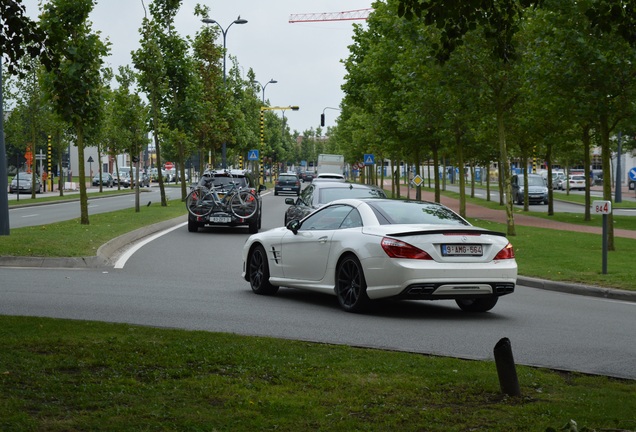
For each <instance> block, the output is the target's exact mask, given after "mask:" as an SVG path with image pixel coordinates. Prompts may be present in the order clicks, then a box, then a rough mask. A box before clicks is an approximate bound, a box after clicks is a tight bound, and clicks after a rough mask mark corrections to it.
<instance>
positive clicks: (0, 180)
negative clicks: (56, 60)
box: [0, 0, 51, 235]
mask: <svg viewBox="0 0 636 432" xmlns="http://www.w3.org/2000/svg"><path fill="white" fill-rule="evenodd" d="M0 20H1V22H2V25H1V26H0V190H7V189H8V184H7V171H6V167H7V159H6V148H5V143H4V112H3V110H4V108H3V105H4V104H3V94H2V92H3V89H2V87H3V85H2V63H3V57H4V56H6V57H7V58H8V60H9V61H8V70H9V73H10V74H16V73H17V72H18V71H19V69H18V68H16V64H17V62H18V61H19V60H20V59H22V58H23V57H25V56H28V57H31V58H37V57H40V58H41V61H42V63H43V64H45V65H46V66H47V67H50V65H51V58H50V57H49V56H48V55H46V44H45V43H44V39H45V35H44V32H43V31H42V29H41V28H39V27H37V25H36V24H35V23H34V22H33V21H32V20H31V19H30V18H28V17H27V16H26V15H25V9H24V6H22V4H21V1H20V0H3V1H2V2H0ZM0 221H1V222H0V235H9V231H10V230H9V200H8V198H7V197H6V196H4V194H0Z"/></svg>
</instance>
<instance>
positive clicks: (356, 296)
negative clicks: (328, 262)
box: [336, 255, 371, 312]
mask: <svg viewBox="0 0 636 432" xmlns="http://www.w3.org/2000/svg"><path fill="white" fill-rule="evenodd" d="M336 296H337V297H338V302H339V303H340V307H342V309H344V310H345V311H347V312H363V311H365V310H366V309H367V308H368V307H369V305H370V304H371V300H370V299H369V296H368V295H367V282H366V280H365V279H364V273H363V271H362V265H361V264H360V261H358V259H357V258H356V257H354V256H353V255H348V256H346V257H345V258H344V259H343V260H342V261H341V262H340V264H339V265H338V268H337V269H336Z"/></svg>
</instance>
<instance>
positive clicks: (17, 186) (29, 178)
mask: <svg viewBox="0 0 636 432" xmlns="http://www.w3.org/2000/svg"><path fill="white" fill-rule="evenodd" d="M33 191H35V193H36V194H39V193H42V180H41V179H40V176H39V175H37V174H36V175H35V183H34V182H33V173H27V172H21V173H18V174H16V175H15V176H14V177H13V179H11V183H10V184H9V193H18V194H20V193H33Z"/></svg>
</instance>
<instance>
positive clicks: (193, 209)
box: [186, 174, 259, 219]
mask: <svg viewBox="0 0 636 432" xmlns="http://www.w3.org/2000/svg"><path fill="white" fill-rule="evenodd" d="M204 176H208V178H206V180H208V181H207V182H203V183H205V184H199V185H197V186H195V187H194V189H192V190H191V191H190V193H189V194H188V196H187V197H186V207H187V209H188V212H189V213H190V214H191V215H192V216H194V217H197V218H200V217H205V216H207V215H209V214H210V213H212V211H218V210H220V211H224V212H226V213H231V214H232V215H234V216H235V217H237V218H240V219H249V218H251V217H252V216H254V215H255V214H256V212H257V211H258V205H259V204H258V199H257V197H256V194H255V193H254V192H252V191H251V190H248V189H245V188H241V187H239V186H237V183H236V182H232V181H231V180H230V183H229V184H230V187H229V189H228V190H226V191H223V192H222V196H220V195H219V192H218V191H217V190H220V189H222V188H223V187H224V186H215V185H214V182H213V180H214V175H213V174H204ZM230 178H231V176H230Z"/></svg>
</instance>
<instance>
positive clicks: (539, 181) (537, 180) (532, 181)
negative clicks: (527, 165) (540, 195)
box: [528, 176, 545, 186]
mask: <svg viewBox="0 0 636 432" xmlns="http://www.w3.org/2000/svg"><path fill="white" fill-rule="evenodd" d="M528 185H529V186H545V182H544V180H543V177H535V176H532V177H528Z"/></svg>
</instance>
